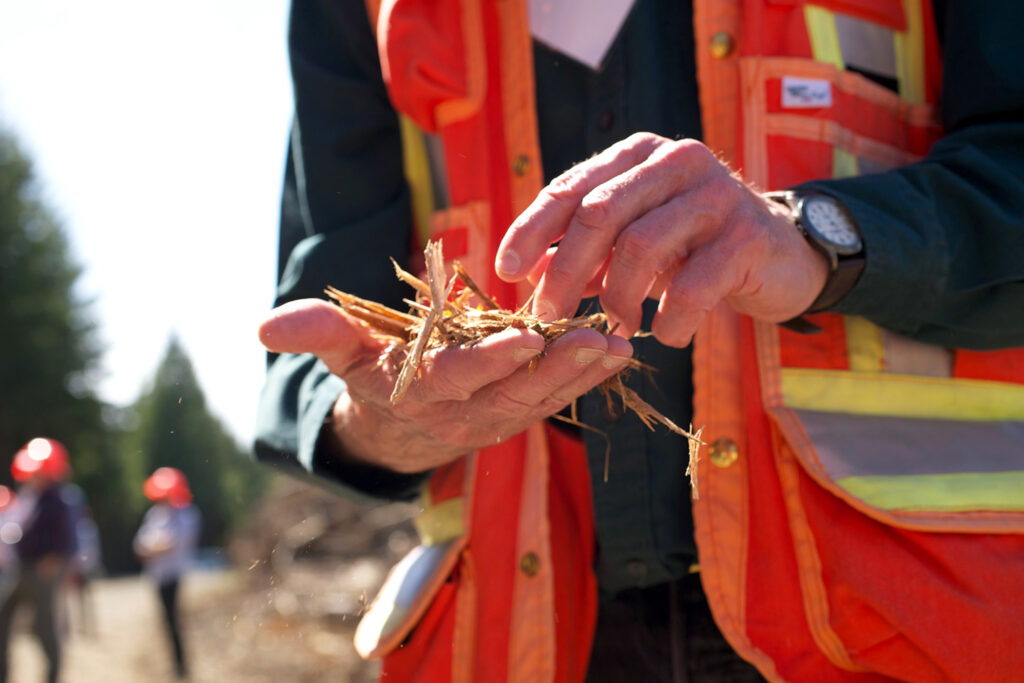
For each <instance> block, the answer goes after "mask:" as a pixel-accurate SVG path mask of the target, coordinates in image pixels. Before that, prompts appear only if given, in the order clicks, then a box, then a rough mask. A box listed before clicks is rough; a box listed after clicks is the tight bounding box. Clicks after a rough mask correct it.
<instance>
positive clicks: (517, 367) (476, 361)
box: [259, 299, 633, 473]
mask: <svg viewBox="0 0 1024 683" xmlns="http://www.w3.org/2000/svg"><path fill="white" fill-rule="evenodd" d="M259 337H260V341H262V342H263V344H264V346H266V347H267V348H268V349H269V350H271V351H275V352H279V353H313V354H315V355H316V356H317V357H318V358H320V360H322V361H323V362H324V363H325V364H326V365H327V367H328V369H329V370H330V371H331V372H332V373H334V374H335V375H338V376H339V377H341V378H342V379H344V380H345V382H346V384H347V390H346V391H344V392H343V393H342V394H341V396H340V397H339V398H338V400H337V402H336V403H335V405H334V411H333V418H334V419H333V430H332V432H333V435H334V437H336V439H337V444H335V445H337V446H340V449H339V450H341V451H343V452H344V453H345V457H348V458H351V459H352V460H355V461H359V462H364V463H369V464H373V465H378V466H382V467H386V468H389V469H391V470H394V471H397V472H406V473H410V472H421V471H425V470H428V469H431V468H433V467H437V466H439V465H442V464H445V463H447V462H450V461H451V460H454V459H456V458H458V457H459V456H462V455H465V454H466V453H469V452H471V451H473V450H476V449H478V448H481V447H483V446H490V445H493V444H495V443H497V442H500V441H502V440H504V439H507V438H509V437H511V436H513V435H515V434H518V433H519V432H521V431H523V430H524V429H526V427H528V426H529V425H530V424H532V423H533V422H536V421H537V420H541V419H544V418H546V417H548V416H550V415H552V414H553V413H555V412H557V411H559V410H561V409H562V408H563V407H565V406H566V405H568V404H569V403H570V402H571V401H572V400H573V399H575V398H576V397H577V396H579V395H581V394H583V393H585V392H586V391H588V390H589V389H591V388H593V387H594V386H596V385H598V384H600V383H601V382H602V381H604V379H606V378H607V377H610V376H611V375H613V374H615V373H616V372H618V371H619V370H621V369H622V368H623V367H624V366H625V365H626V364H627V363H628V362H629V359H630V357H631V355H632V353H633V349H632V346H631V345H630V344H629V342H628V341H626V340H625V339H622V338H620V337H615V336H606V335H603V334H601V333H599V332H597V331H595V330H592V329H579V330H573V331H572V332H569V333H567V334H565V335H563V336H561V337H560V338H558V339H557V340H556V341H554V342H552V343H551V345H550V346H548V348H547V349H546V350H545V348H544V339H543V337H541V335H540V334H538V333H537V332H534V331H532V330H521V329H509V330H506V331H504V332H501V333H498V334H495V335H492V336H490V337H488V338H487V339H485V340H483V341H481V342H480V343H478V344H476V345H474V346H472V347H470V348H462V347H450V348H443V349H435V350H433V351H430V352H428V353H427V354H425V355H424V357H423V362H422V365H421V367H420V371H419V375H418V377H417V379H416V381H415V382H414V383H413V384H412V386H411V387H410V388H409V391H408V393H407V394H406V395H405V397H404V398H402V400H401V401H399V402H398V403H397V404H396V405H392V404H391V401H390V396H391V390H392V389H393V388H394V383H395V378H396V377H397V375H398V367H397V366H396V359H395V358H393V357H392V353H391V352H390V350H389V349H388V348H387V346H386V344H385V342H383V341H382V340H380V339H378V338H375V337H373V336H372V335H371V334H370V333H369V330H368V329H367V328H366V327H365V326H364V325H363V324H362V323H360V322H359V321H358V320H356V319H355V318H352V317H350V316H348V315H347V314H345V313H344V312H343V311H342V310H341V309H340V308H338V307H337V306H334V305H332V304H329V303H327V302H325V301H322V300H319V299H304V300H300V301H294V302H291V303H288V304H285V305H283V306H280V307H278V308H276V309H274V310H273V311H272V312H271V313H270V315H269V317H268V318H267V319H266V320H265V321H264V322H263V324H262V325H261V326H260V329H259ZM542 351H544V353H543V355H541V352H542ZM538 356H539V358H538ZM534 358H537V362H536V367H535V368H534V370H533V372H532V373H531V371H530V367H529V366H530V360H531V359H534Z"/></svg>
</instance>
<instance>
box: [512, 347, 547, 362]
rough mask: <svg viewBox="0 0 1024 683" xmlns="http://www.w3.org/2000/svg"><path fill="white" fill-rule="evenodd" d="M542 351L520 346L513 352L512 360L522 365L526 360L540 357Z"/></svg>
mask: <svg viewBox="0 0 1024 683" xmlns="http://www.w3.org/2000/svg"><path fill="white" fill-rule="evenodd" d="M540 352H541V349H531V348H530V347H528V346H520V347H519V348H518V349H516V350H515V351H513V352H512V358H513V359H514V360H515V361H516V362H517V363H522V362H523V361H525V360H530V359H531V358H536V357H537V356H539V355H540Z"/></svg>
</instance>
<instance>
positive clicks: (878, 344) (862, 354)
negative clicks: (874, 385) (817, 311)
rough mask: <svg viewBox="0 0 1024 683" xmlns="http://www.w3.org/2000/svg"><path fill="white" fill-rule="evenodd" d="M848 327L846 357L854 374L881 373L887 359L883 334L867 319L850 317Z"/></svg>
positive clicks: (845, 320) (846, 319)
mask: <svg viewBox="0 0 1024 683" xmlns="http://www.w3.org/2000/svg"><path fill="white" fill-rule="evenodd" d="M844 322H845V327H846V356H847V361H848V362H849V364H850V370H853V371H854V372H881V371H882V369H883V367H884V366H883V362H884V359H885V345H884V344H883V342H882V332H881V330H880V329H879V328H878V326H877V325H875V324H874V323H871V322H869V321H868V320H867V319H866V318H857V317H848V318H845V319H844Z"/></svg>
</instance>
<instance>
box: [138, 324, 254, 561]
mask: <svg viewBox="0 0 1024 683" xmlns="http://www.w3.org/2000/svg"><path fill="white" fill-rule="evenodd" d="M135 420H136V422H135V426H134V429H133V434H132V435H131V436H130V437H129V444H130V446H129V448H130V449H131V450H132V451H134V452H135V454H136V458H135V459H136V460H137V461H139V462H144V463H145V472H144V473H143V474H142V479H144V478H145V477H146V476H148V475H149V473H151V472H152V471H153V470H155V469H157V468H158V467H164V466H168V467H177V468H178V469H179V470H181V471H182V472H184V473H185V476H186V477H188V481H189V485H190V487H191V489H192V493H193V495H194V497H195V504H196V505H197V506H198V507H199V509H200V511H201V512H202V514H203V534H202V539H201V543H202V544H205V545H215V546H219V545H223V544H224V543H225V541H226V540H227V536H228V534H229V532H230V531H231V530H232V529H233V528H235V527H236V525H237V524H238V523H239V522H240V521H241V518H242V516H243V515H244V514H245V513H246V512H247V511H248V508H249V505H250V504H251V502H252V501H254V500H255V499H256V498H257V497H259V496H260V495H261V494H262V493H263V491H264V490H265V488H266V482H267V474H266V473H265V472H264V471H262V470H260V469H259V468H258V467H257V465H255V464H254V463H253V462H252V460H251V459H250V458H248V457H246V453H245V451H244V450H243V449H242V448H241V447H240V446H239V445H238V444H237V443H236V442H235V440H234V438H233V437H232V436H231V434H230V433H229V432H228V431H227V429H226V428H225V427H224V426H223V424H222V423H221V422H220V420H219V419H218V418H217V417H216V416H214V415H213V414H212V413H211V412H210V411H209V410H208V408H207V405H206V398H205V397H204V395H203V391H202V388H201V387H200V385H199V382H198V380H197V379H196V375H195V371H194V370H193V367H192V362H191V360H190V359H189V357H188V355H187V354H186V353H185V350H184V349H183V348H182V346H181V343H180V342H179V341H178V340H177V338H174V337H172V338H171V340H170V341H169V343H168V345H167V351H166V352H165V354H164V357H163V360H162V361H161V362H160V366H159V367H158V368H157V371H156V375H155V376H154V378H153V380H152V383H151V385H150V387H149V388H148V389H147V390H146V391H145V392H144V393H143V395H142V397H141V398H140V399H139V400H138V402H137V403H136V405H135ZM142 479H140V480H139V481H140V485H141V481H142Z"/></svg>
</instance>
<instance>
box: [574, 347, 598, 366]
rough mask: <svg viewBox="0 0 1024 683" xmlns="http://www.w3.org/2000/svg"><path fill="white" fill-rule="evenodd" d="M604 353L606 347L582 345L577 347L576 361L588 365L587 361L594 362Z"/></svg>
mask: <svg viewBox="0 0 1024 683" xmlns="http://www.w3.org/2000/svg"><path fill="white" fill-rule="evenodd" d="M603 355H604V349H592V348H590V347H587V346H581V347H580V348H578V349H576V362H577V363H579V364H580V365H586V364H587V363H593V362H594V361H595V360H597V359H598V358H600V357H601V356H603Z"/></svg>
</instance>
